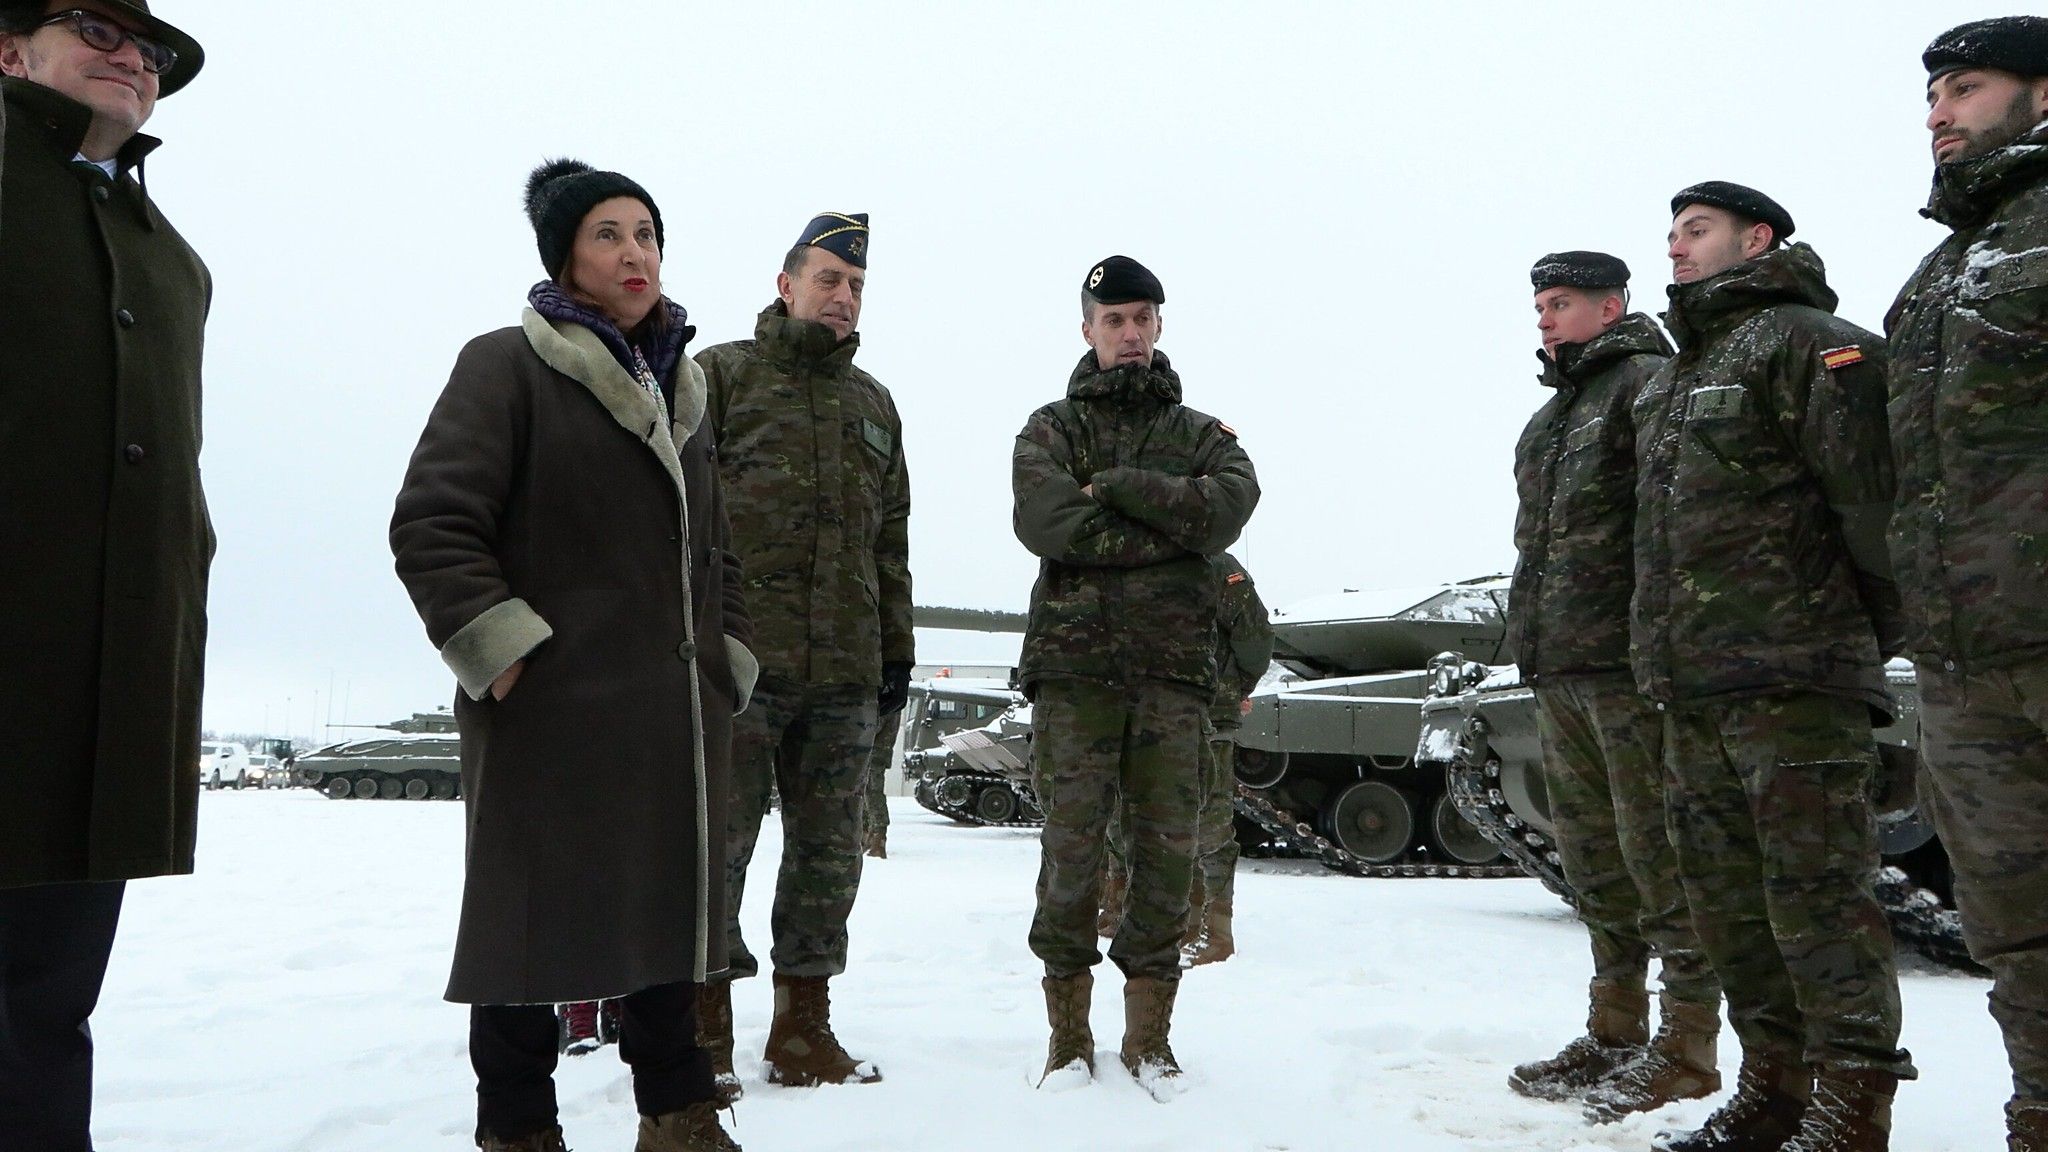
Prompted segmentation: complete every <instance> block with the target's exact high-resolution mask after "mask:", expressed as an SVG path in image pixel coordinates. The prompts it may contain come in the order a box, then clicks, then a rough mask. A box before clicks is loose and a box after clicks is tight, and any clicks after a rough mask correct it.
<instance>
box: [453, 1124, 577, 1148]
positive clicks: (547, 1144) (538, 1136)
mask: <svg viewBox="0 0 2048 1152" xmlns="http://www.w3.org/2000/svg"><path fill="white" fill-rule="evenodd" d="M476 1146H477V1147H479V1148H481V1149H483V1152H569V1146H568V1145H566V1144H564V1143H562V1127H561V1125H559V1124H557V1125H555V1126H554V1127H552V1128H548V1129H546V1130H544V1131H541V1132H535V1133H534V1134H533V1135H531V1136H521V1137H520V1138H519V1139H517V1140H504V1139H500V1138H499V1137H496V1136H492V1135H490V1134H488V1133H486V1134H485V1135H484V1136H483V1137H482V1138H481V1139H479V1140H478V1141H477V1143H476Z"/></svg>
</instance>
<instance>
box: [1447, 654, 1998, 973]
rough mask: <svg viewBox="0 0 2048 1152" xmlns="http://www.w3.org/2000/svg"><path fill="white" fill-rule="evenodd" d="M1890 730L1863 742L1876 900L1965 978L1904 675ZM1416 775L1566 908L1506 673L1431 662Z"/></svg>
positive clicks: (1896, 927) (1896, 683)
mask: <svg viewBox="0 0 2048 1152" xmlns="http://www.w3.org/2000/svg"><path fill="white" fill-rule="evenodd" d="M1885 678H1886V681H1887V683H1888V685H1889V687H1890V689H1891V694H1892V699H1893V701H1894V705H1895V707H1894V714H1895V718H1894V719H1893V721H1892V723H1891V724H1889V725H1887V726H1886V727H1883V728H1880V729H1877V730H1876V732H1875V733H1874V735H1875V737H1876V739H1877V746H1878V756H1879V760H1880V763H1881V768H1882V771H1880V772H1879V774H1878V778H1877V779H1876V780H1875V781H1874V782H1873V791H1874V797H1873V799H1874V801H1875V804H1876V807H1877V812H1878V817H1877V824H1878V850H1879V852H1880V854H1881V856H1882V858H1883V863H1884V867H1883V869H1882V870H1881V871H1880V873H1879V876H1878V885H1877V895H1878V899H1879V902H1880V903H1882V904H1883V905H1884V909H1885V915H1886V917H1887V919H1889V920H1890V922H1891V926H1892V933H1893V935H1894V936H1896V937H1897V938H1898V939H1899V940H1901V941H1903V942H1904V943H1906V944H1909V945H1911V946H1912V947H1914V948H1916V949H1918V950H1919V951H1920V952H1922V953H1923V954H1925V955H1927V956H1929V957H1930V958H1932V959H1934V960H1937V961H1939V962H1941V963H1944V964H1948V965H1951V966H1954V967H1961V968H1971V967H1974V965H1973V964H1972V963H1971V961H1970V958H1969V953H1968V951H1967V950H1966V949H1965V947H1964V945H1963V937H1962V923H1961V920H1960V918H1959V917H1958V916H1957V914H1956V911H1955V905H1954V893H1953V881H1952V876H1951V872H1950V869H1949V862H1948V854H1947V852H1946V851H1945V850H1944V849H1943V848H1942V846H1941V841H1940V839H1939V838H1938V837H1937V836H1936V835H1935V830H1934V826H1933V824H1932V823H1931V822H1930V821H1929V820H1928V819H1927V817H1926V816H1925V815H1924V814H1923V813H1922V812H1921V811H1920V808H1919V800H1918V797H1917V795H1916V791H1915V781H1916V779H1917V776H1918V773H1919V770H1920V758H1919V751H1918V749H1919V732H1920V720H1919V693H1918V687H1917V685H1916V683H1915V681H1914V676H1913V669H1912V665H1910V664H1908V663H1906V662H1905V661H1903V660H1895V661H1893V662H1892V664H1891V665H1890V666H1889V667H1887V668H1886V670H1885ZM1428 681H1429V693H1428V697H1427V699H1425V700H1424V701H1423V704H1422V731H1421V734H1420V736H1419V737H1418V738H1417V741H1416V748H1415V752H1414V757H1415V761H1416V763H1417V764H1418V765H1422V766H1424V767H1426V768H1427V769H1428V770H1430V771H1433V772H1440V773H1442V774H1443V775H1444V777H1445V779H1446V781H1447V784H1448V790H1447V793H1446V794H1447V795H1448V796H1449V798H1450V800H1451V802H1452V804H1453V805H1454V806H1455V807H1456V808H1457V810H1458V812H1459V813H1460V814H1461V815H1462V816H1463V817H1464V818H1465V819H1466V820H1467V821H1468V822H1470V824H1471V825H1472V827H1473V828H1474V829H1475V830H1477V831H1478V833H1479V834H1480V835H1482V836H1484V837H1485V838H1486V839H1487V840H1488V841H1489V842H1491V843H1492V844H1494V845H1495V846H1496V847H1498V848H1499V849H1500V850H1501V851H1503V852H1505V853H1507V855H1508V856H1509V857H1510V858H1511V859H1512V860H1513V861H1514V862H1515V864H1516V865H1517V866H1518V867H1519V868H1521V870H1522V871H1524V872H1526V873H1528V874H1529V875H1531V876H1534V877H1536V878H1537V879H1538V880H1541V881H1542V882H1543V884H1544V885H1545V886H1546V887H1548V888H1549V889H1550V890H1551V891H1552V892H1555V893H1557V894H1558V895H1559V896H1560V897H1562V898H1563V899H1564V900H1565V901H1566V902H1568V903H1571V904H1573V905H1574V906H1576V904H1577V897H1576V894H1575V893H1574V892H1573V891H1572V887H1571V883H1570V882H1569V881H1568V880H1566V879H1565V875H1564V868H1563V866H1562V864H1561V863H1560V861H1559V858H1558V853H1557V842H1556V836H1557V831H1556V825H1555V824H1554V823H1553V822H1552V820H1551V817H1550V798H1549V793H1548V791H1547V790H1546V789H1545V787H1544V782H1543V771H1542V764H1543V754H1542V749H1541V747H1540V745H1539V742H1538V737H1537V732H1536V698H1535V694H1534V693H1533V692H1532V691H1531V690H1530V688H1529V686H1528V685H1526V684H1524V683H1523V682H1522V678H1521V674H1520V672H1519V671H1518V670H1517V669H1516V668H1515V666H1514V665H1512V664H1510V665H1506V666H1502V667H1487V666H1485V665H1484V664H1482V663H1479V662H1476V661H1473V660H1470V659H1467V658H1466V657H1465V656H1463V655H1461V654H1459V653H1456V652H1445V653H1442V654H1440V655H1438V656H1437V657H1436V658H1434V659H1433V660H1432V661H1431V662H1430V666H1429V669H1428Z"/></svg>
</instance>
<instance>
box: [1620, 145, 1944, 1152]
mask: <svg viewBox="0 0 2048 1152" xmlns="http://www.w3.org/2000/svg"><path fill="white" fill-rule="evenodd" d="M1671 212H1672V223H1671V232H1670V235H1669V238H1668V239H1669V243H1670V257H1671V268H1672V280H1673V283H1672V285H1671V288H1670V290H1669V295H1670V300H1671V307H1670V310H1669V311H1668V312H1666V313H1665V314H1664V322H1665V327H1666V328H1668V329H1669V330H1670V332H1671V335H1672V337H1673V339H1675V340H1676V341H1677V345H1678V354H1677V355H1676V356H1675V357H1673V358H1672V359H1671V360H1670V361H1669V362H1668V363H1666V364H1665V365H1664V366H1663V367H1662V368H1660V369H1658V370H1657V372H1656V374H1655V375H1654V376H1652V377H1651V378H1650V381H1649V383H1648V384H1647V385H1645V386H1644V388H1643V391H1642V394H1641V395H1640V396H1639V397H1638V398H1637V400H1636V403H1635V407H1634V409H1633V413H1632V419H1633V422H1634V424H1635V444H1636V522H1635V541H1636V546H1635V568H1636V572H1635V581H1636V583H1635V594H1634V598H1633V602H1632V604H1631V609H1630V612H1631V636H1630V648H1631V653H1632V657H1633V664H1634V669H1635V674H1636V684H1637V687H1639V688H1640V689H1641V690H1642V691H1643V692H1644V693H1645V694H1646V695H1648V696H1649V697H1651V698H1652V699H1653V700H1655V701H1656V702H1657V707H1658V709H1659V710H1660V711H1661V712H1662V714H1663V717H1664V763H1665V769H1666V776H1667V779H1668V781H1669V786H1670V794H1669V802H1670V803H1671V804H1672V805H1673V808H1674V811H1673V813H1672V821H1671V827H1672V830H1673V837H1674V840H1675V843H1676V847H1677V849H1678V865H1679V874H1680V875H1681V877H1683V879H1684V882H1685V894H1686V900H1687V903H1688V904H1689V905H1690V906H1691V908H1692V917H1693V927H1694V930H1695V931H1696V932H1697V933H1698V935H1699V939H1700V943H1701V945H1702V946H1703V947H1704V948H1705V950H1706V953H1707V958H1708V960H1709V961H1711V963H1712V965H1713V968H1714V974H1715V975H1716V976H1717V977H1719V979H1720V982H1721V988H1722V990H1723V992H1724V993H1725V995H1726V996H1727V999H1728V1016H1729V1020H1730V1021H1731V1022H1732V1023H1733V1025H1734V1028H1735V1034H1736V1036H1737V1037H1738V1038H1739V1039H1740V1040H1741V1042H1742V1068H1741V1073H1740V1075H1739V1076H1738V1078H1737V1082H1736V1090H1735V1095H1734V1096H1733V1098H1731V1099H1730V1100H1729V1101H1728V1102H1727V1103H1726V1104H1724V1105H1723V1106H1722V1107H1721V1109H1720V1110H1718V1111H1716V1112H1715V1113H1713V1115H1711V1116H1710V1117H1708V1119H1707V1122H1706V1123H1705V1125H1703V1126H1702V1127H1700V1128H1699V1129H1697V1130H1695V1131H1691V1132H1686V1133H1683V1134H1671V1135H1669V1136H1668V1137H1667V1138H1666V1142H1665V1143H1664V1144H1662V1145H1660V1147H1667V1148H1670V1149H1674V1150H1680V1152H1702V1150H1706V1149H1721V1150H1732V1149H1748V1148H1771V1149H1777V1148H1780V1147H1781V1146H1782V1147H1783V1148H1784V1149H1785V1150H1787V1152H1817V1150H1819V1149H1829V1150H1835V1149H1882V1148H1885V1147H1886V1146H1887V1144H1888V1141H1889V1131H1888V1129H1889V1125H1890V1115H1891V1100H1892V1096H1893V1092H1894V1090H1895V1089H1896V1087H1897V1084H1898V1081H1899V1080H1901V1079H1910V1078H1912V1076H1913V1075H1914V1071H1913V1065H1912V1061H1911V1059H1910V1058H1909V1057H1908V1055H1907V1054H1906V1052H1905V1051H1904V1050H1902V1049H1901V1048H1900V1047H1899V1046H1898V1040H1899V989H1898V979H1897V977H1896V975H1895V973H1894V971H1893V968H1892V939H1891V932H1890V930H1889V929H1888V928H1887V926H1886V924H1885V919H1884V913H1883V911H1882V910H1881V909H1880V907H1879V906H1878V903H1877V900H1876V897H1875V896H1874V895H1873V893H1872V885H1873V884H1874V882H1875V880H1876V877H1877V868H1878V845H1877V826H1876V819H1875V815H1874V812H1873V807H1872V801H1871V788H1872V779H1873V776H1874V775H1875V773H1876V771H1877V767H1878V760H1877V748H1876V745H1875V742H1874V741H1873V739H1872V737H1871V727H1872V725H1873V723H1874V722H1878V721H1880V720H1882V719H1888V718H1889V716H1890V710H1891V707H1892V703H1891V700H1890V698H1889V696H1888V695H1887V693H1886V691H1885V680H1884V663H1885V660H1886V659H1887V658H1888V657H1890V656H1892V655H1894V654H1896V653H1897V652H1898V650H1899V644H1900V639H1901V634H1902V629H1901V618H1900V610H1899V600H1898V590H1897V588H1896V587H1895V586H1894V584H1893V582H1892V577H1891V563H1890V559H1889V557H1888V555H1887V553H1886V547H1885V540H1884V535H1885V521H1886V518H1887V516H1888V515H1889V512H1890V509H1891V501H1892V469H1891V446H1890V442H1889V438H1888V436H1887V432H1886V426H1885V395H1884V387H1885V384H1884V351H1883V345H1882V342H1881V341H1880V340H1879V339H1878V338H1877V337H1876V336H1875V335H1873V334H1872V333H1869V332H1866V331H1864V330H1863V329H1861V328H1858V327H1856V326H1855V325H1853V324H1850V323H1848V322H1847V321H1844V320H1841V319H1838V318H1837V317H1835V316H1834V315H1833V312H1834V307H1835V294H1834V292H1833V291H1832V290H1831V289H1829V288H1828V285H1827V279H1826V276H1825V272H1824V269H1823V267H1822V265H1821V261H1820V257H1819V256H1818V255H1816V254H1815V253H1814V251H1813V249H1811V248H1809V247H1807V246H1806V245H1804V244H1798V243H1787V240H1788V239H1789V238H1790V236H1791V235H1792V232H1793V221H1792V216H1791V214H1790V213H1788V212H1786V211H1785V209H1784V208H1783V207H1781V206H1780V205H1779V204H1778V203H1777V202H1776V201H1775V200H1772V199H1771V198H1770V197H1768V196H1766V195H1764V194H1763V193H1761V192H1758V191H1756V190H1755V189H1753V188H1745V187H1743V186H1742V185H1739V184H1730V183H1726V182H1724V181H1718V180H1717V181H1709V182H1707V183H1704V184H1696V185H1694V186H1692V187H1691V188H1687V189H1685V190H1683V191H1681V192H1680V193H1678V195H1677V196H1675V197H1673V199H1672V201H1671Z"/></svg>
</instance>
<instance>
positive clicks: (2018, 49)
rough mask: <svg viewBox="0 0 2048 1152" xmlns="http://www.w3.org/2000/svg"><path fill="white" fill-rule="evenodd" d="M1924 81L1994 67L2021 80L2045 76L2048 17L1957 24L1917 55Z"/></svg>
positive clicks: (2047, 65)
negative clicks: (1923, 71)
mask: <svg viewBox="0 0 2048 1152" xmlns="http://www.w3.org/2000/svg"><path fill="white" fill-rule="evenodd" d="M1920 62H1921V63H1922V64H1925V65H1927V81H1928V83H1930V84H1931V83H1933V82H1934V81H1935V80H1937V79H1939V78H1941V77H1943V76H1946V75H1948V74H1949V73H1951V72H1956V71H1960V70H1961V69H1964V68H1995V69H1997V70H1998V71H2000V72H2010V73H2012V74H2013V75H2015V76H2019V77H2021V78H2023V79H2032V78H2034V77H2036V76H2048V17H2043V16H1999V17H1995V18H1993V19H1990V20H1973V21H1971V22H1970V23H1968V24H1958V25H1956V26H1955V27H1953V28H1951V29H1949V30H1948V31H1946V32H1943V33H1942V34H1941V35H1939V36H1936V37H1935V38H1934V43H1932V44H1929V45H1928V46H1927V51H1925V52H1922V53H1921V54H1920Z"/></svg>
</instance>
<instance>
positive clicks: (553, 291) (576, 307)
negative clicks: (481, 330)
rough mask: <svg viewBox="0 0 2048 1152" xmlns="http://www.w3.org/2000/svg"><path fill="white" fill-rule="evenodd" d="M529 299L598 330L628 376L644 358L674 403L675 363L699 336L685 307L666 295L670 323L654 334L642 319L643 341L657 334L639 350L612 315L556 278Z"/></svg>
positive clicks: (553, 316)
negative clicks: (592, 305)
mask: <svg viewBox="0 0 2048 1152" xmlns="http://www.w3.org/2000/svg"><path fill="white" fill-rule="evenodd" d="M526 302H527V303H529V304H531V305H533V310H534V311H535V312H538V313H540V314H541V315H542V316H544V317H546V318H548V319H549V320H558V321H566V322H568V323H571V324H581V325H583V326H584V327H585V328H588V329H590V330H591V331H592V332H594V333H596V334H597V338H598V339H599V340H601V341H603V342H604V346H605V347H606V348H607V349H609V350H610V351H611V354H612V358H613V359H615V360H617V361H618V362H619V366H620V367H621V368H624V369H625V370H626V374H627V375H629V376H631V375H637V374H638V362H639V361H640V360H642V359H644V360H645V361H646V362H647V366H648V368H650V369H652V370H653V372H654V379H655V381H656V382H657V383H658V384H660V385H661V392H662V398H663V399H665V400H667V401H668V403H669V404H670V406H671V407H673V406H674V404H675V371H676V365H677V364H678V363H680V362H681V361H682V359H683V347H684V345H686V344H688V343H689V342H690V339H691V338H692V337H694V336H696V335H697V330H696V329H695V328H692V327H691V326H690V314H689V313H688V312H686V311H684V310H683V306H682V305H681V304H678V303H676V302H675V301H673V300H671V299H669V298H668V297H666V296H663V297H662V298H661V303H660V304H659V305H658V307H662V308H666V309H668V313H667V315H668V323H666V324H664V325H661V327H660V330H659V333H658V334H655V333H654V332H653V330H652V326H651V325H648V324H646V323H644V322H643V323H642V324H641V326H640V331H641V333H642V337H641V338H642V340H643V341H645V340H646V339H647V337H648V336H649V335H654V336H655V339H654V341H653V343H652V345H651V346H650V345H649V344H647V343H642V344H641V345H640V346H639V347H638V348H637V349H636V348H635V346H634V345H633V344H631V343H629V342H628V341H627V340H626V336H625V333H623V332H620V331H619V326H618V325H616V324H614V323H612V322H611V319H610V318H609V317H607V316H605V315H604V314H603V313H601V312H599V311H598V310H597V309H595V308H592V307H590V306H589V305H588V304H585V303H583V302H582V301H580V300H578V299H576V298H575V297H573V296H571V295H569V294H568V293H567V292H565V291H563V290H562V286H561V285H560V284H557V283H555V282H554V281H553V280H543V281H541V282H540V283H538V284H535V285H534V286H533V291H531V292H528V293H527V294H526ZM636 352H637V355H636V354H635V353H636Z"/></svg>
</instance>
